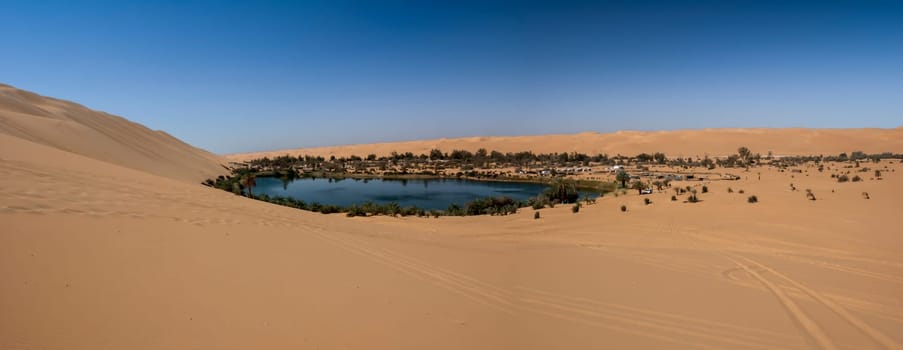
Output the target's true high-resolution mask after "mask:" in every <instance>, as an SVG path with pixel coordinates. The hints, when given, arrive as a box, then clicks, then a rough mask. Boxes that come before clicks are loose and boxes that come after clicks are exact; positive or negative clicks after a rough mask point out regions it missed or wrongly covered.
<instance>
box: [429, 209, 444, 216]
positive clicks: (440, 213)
mask: <svg viewBox="0 0 903 350" xmlns="http://www.w3.org/2000/svg"><path fill="white" fill-rule="evenodd" d="M430 215H432V216H433V217H434V218H439V215H442V212H440V211H438V210H430Z"/></svg>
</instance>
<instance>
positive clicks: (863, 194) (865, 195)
mask: <svg viewBox="0 0 903 350" xmlns="http://www.w3.org/2000/svg"><path fill="white" fill-rule="evenodd" d="M862 198H865V199H869V198H871V197H869V193H868V192H862Z"/></svg>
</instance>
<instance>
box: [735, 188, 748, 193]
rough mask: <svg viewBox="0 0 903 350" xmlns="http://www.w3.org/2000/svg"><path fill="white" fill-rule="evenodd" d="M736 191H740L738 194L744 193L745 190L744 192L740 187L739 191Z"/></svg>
mask: <svg viewBox="0 0 903 350" xmlns="http://www.w3.org/2000/svg"><path fill="white" fill-rule="evenodd" d="M737 192H738V193H740V194H744V193H746V192H744V191H743V189H742V188H741V189H740V190H739V191H737Z"/></svg>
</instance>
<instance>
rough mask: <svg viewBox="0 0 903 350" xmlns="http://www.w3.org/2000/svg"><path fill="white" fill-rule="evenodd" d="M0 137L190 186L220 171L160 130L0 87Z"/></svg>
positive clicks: (211, 159) (205, 155) (212, 160)
mask: <svg viewBox="0 0 903 350" xmlns="http://www.w3.org/2000/svg"><path fill="white" fill-rule="evenodd" d="M0 134H7V135H12V136H15V137H18V138H22V139H26V140H29V141H32V142H36V143H40V144H43V145H47V146H51V147H55V148H58V149H61V150H64V151H68V152H72V153H76V154H80V155H83V156H86V157H89V158H94V159H97V160H101V161H105V162H109V163H114V164H119V165H122V166H126V167H129V168H133V169H137V170H141V171H145V172H149V173H152V174H157V175H161V176H166V177H171V178H174V179H180V180H187V181H192V182H198V181H202V180H204V179H207V178H210V177H211V176H213V177H215V176H216V175H217V174H219V173H222V172H223V171H224V169H223V168H222V167H221V166H220V165H219V164H220V163H223V160H222V159H220V158H219V157H218V156H216V155H213V154H211V153H209V152H207V151H204V150H201V149H197V148H195V147H192V146H191V145H188V144H186V143H184V142H182V141H180V140H178V139H176V138H174V137H172V136H170V135H169V134H167V133H165V132H163V131H154V130H150V129H148V128H146V127H144V126H143V125H140V124H136V123H133V122H130V121H128V120H126V119H124V118H122V117H117V116H114V115H110V114H107V113H103V112H98V111H94V110H91V109H88V108H85V107H84V106H81V105H79V104H76V103H72V102H69V101H63V100H58V99H54V98H49V97H44V96H40V95H37V94H34V93H31V92H27V91H23V90H19V89H16V88H13V87H11V86H8V85H2V84H0Z"/></svg>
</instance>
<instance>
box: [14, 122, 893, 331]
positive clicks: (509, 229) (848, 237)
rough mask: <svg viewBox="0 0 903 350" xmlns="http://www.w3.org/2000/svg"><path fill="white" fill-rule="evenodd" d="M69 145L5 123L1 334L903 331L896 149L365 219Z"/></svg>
mask: <svg viewBox="0 0 903 350" xmlns="http://www.w3.org/2000/svg"><path fill="white" fill-rule="evenodd" d="M23 108H24V107H23ZM39 131H41V132H46V133H47V135H52V132H51V131H49V130H39ZM61 137H62V136H61ZM77 146H78V145H72V147H74V148H77ZM123 147H126V146H123ZM61 148H63V147H60V146H59V145H54V146H48V145H46V144H44V143H42V142H33V141H29V140H26V139H24V138H20V137H16V136H11V135H7V134H3V133H0V176H2V177H3V179H4V184H3V186H0V225H2V226H0V349H124V348H126V349H195V348H196V349H248V348H265V349H299V348H302V349H304V348H325V349H336V348H353V349H362V348H363V349H423V348H447V349H462V348H485V349H500V348H503V349H598V348H617V349H698V348H702V349H812V348H815V349H835V348H836V349H881V348H892V349H899V348H900V347H901V345H900V344H901V343H903V333H901V332H899V330H900V329H903V299H901V296H903V257H901V255H900V254H899V252H900V251H901V249H903V239H901V238H900V235H899V232H900V230H899V228H898V226H899V225H898V224H897V223H896V222H895V220H894V218H895V217H896V216H897V215H899V213H901V212H903V196H901V195H903V165H901V164H899V163H896V162H895V163H893V164H890V163H888V162H882V163H881V164H877V165H875V164H868V165H866V166H869V167H872V168H876V167H878V168H881V169H884V167H887V169H884V176H883V179H882V180H871V179H870V177H871V176H870V175H869V173H862V174H863V175H865V177H866V181H864V182H861V183H844V184H838V183H837V182H835V181H833V180H832V179H831V178H830V177H829V174H830V173H831V171H840V170H838V169H832V170H830V171H826V172H824V173H818V172H817V171H816V170H815V169H814V168H807V169H805V170H806V172H804V173H790V172H778V171H776V170H769V169H753V170H752V171H751V172H750V173H743V174H742V175H743V179H742V180H739V181H734V182H713V183H709V184H708V186H709V189H710V193H707V194H703V195H701V198H702V199H703V201H702V202H700V203H696V204H689V203H682V202H679V201H678V202H672V201H670V195H671V193H670V192H669V193H656V194H654V195H652V196H649V198H651V199H652V200H653V204H651V205H648V206H646V205H643V204H642V198H641V197H640V196H637V195H634V194H629V195H626V196H619V197H613V196H611V197H606V198H603V199H601V200H600V201H599V202H598V203H597V204H595V205H590V206H588V207H585V208H583V210H581V211H580V213H578V214H572V213H571V212H570V208H569V207H567V206H558V207H556V208H554V209H544V210H542V218H541V219H540V220H533V218H532V216H533V212H532V210H530V209H525V210H522V211H521V212H520V213H518V214H516V215H512V216H506V217H466V218H439V219H422V218H388V217H373V218H346V217H343V216H341V215H321V214H314V213H308V212H303V211H297V210H293V209H289V208H283V207H277V206H272V205H269V204H266V203H262V202H257V201H252V200H248V199H245V198H242V197H237V196H233V195H231V194H228V193H225V192H222V191H218V190H214V189H210V188H206V187H203V186H200V185H196V184H193V183H186V182H184V181H180V180H179V179H173V178H171V177H166V176H160V175H158V174H152V173H149V172H144V171H139V170H137V169H136V167H134V166H121V165H118V164H113V162H102V161H99V160H96V159H93V158H91V157H86V156H83V155H79V154H75V153H72V152H68V151H65V150H63V149H61ZM125 165H129V164H125ZM847 170H851V169H844V170H843V171H847ZM759 172H761V180H760V179H759V174H758V173H759ZM790 182H793V183H794V184H795V185H796V186H797V187H798V188H800V190H801V191H802V190H803V189H806V188H809V189H812V190H813V191H814V192H815V193H816V195H817V197H818V200H817V201H814V202H812V201H808V200H806V198H805V195H804V194H803V193H801V192H800V191H796V192H794V191H791V190H790V189H789V183H790ZM689 185H694V186H697V188H698V186H700V185H701V184H699V183H692V184H689ZM728 186H730V187H732V189H733V190H734V191H735V192H734V193H728V192H727V187H728ZM739 189H743V190H744V191H745V192H746V193H745V194H739V193H737V192H738V190H739ZM832 190H833V192H832ZM864 191H867V192H869V194H870V196H871V199H868V200H866V199H863V198H862V195H861V193H862V192H864ZM749 194H756V195H757V196H758V197H759V199H760V203H757V204H749V203H747V202H746V197H747V196H748V195H749ZM622 204H624V205H627V206H628V207H629V210H628V212H626V213H622V212H621V211H620V210H619V209H618V207H619V206H620V205H622Z"/></svg>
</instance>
